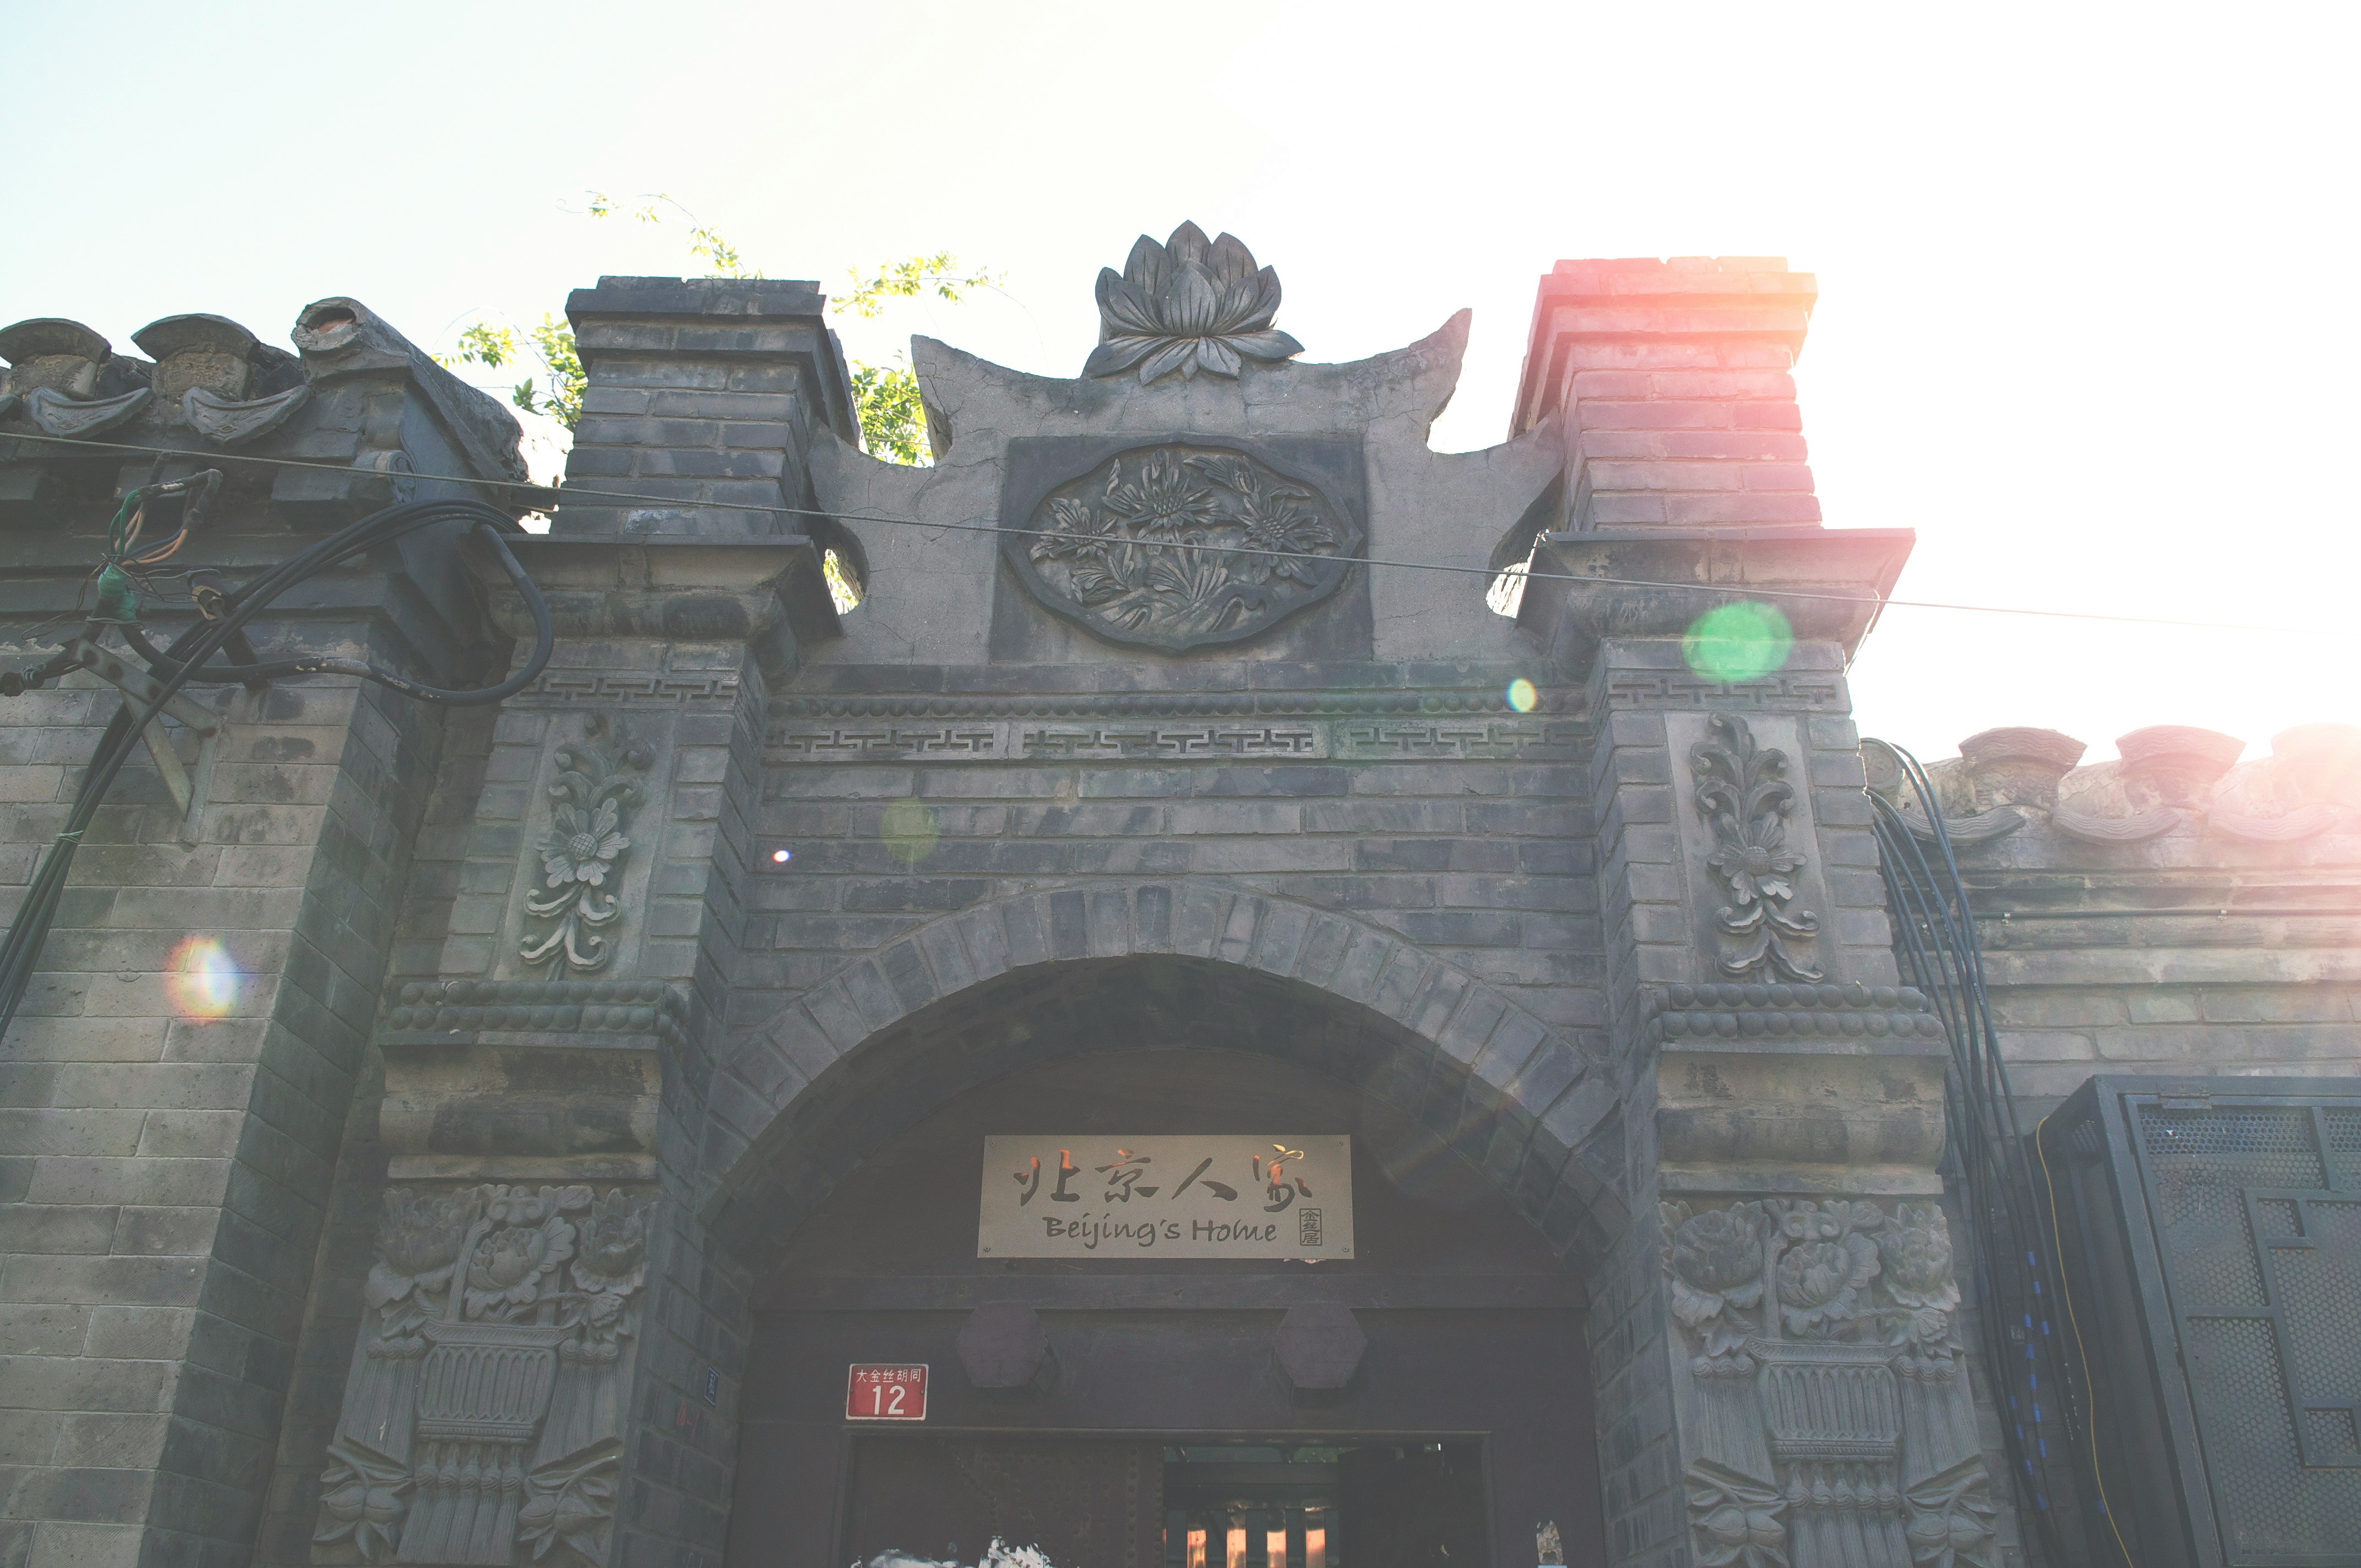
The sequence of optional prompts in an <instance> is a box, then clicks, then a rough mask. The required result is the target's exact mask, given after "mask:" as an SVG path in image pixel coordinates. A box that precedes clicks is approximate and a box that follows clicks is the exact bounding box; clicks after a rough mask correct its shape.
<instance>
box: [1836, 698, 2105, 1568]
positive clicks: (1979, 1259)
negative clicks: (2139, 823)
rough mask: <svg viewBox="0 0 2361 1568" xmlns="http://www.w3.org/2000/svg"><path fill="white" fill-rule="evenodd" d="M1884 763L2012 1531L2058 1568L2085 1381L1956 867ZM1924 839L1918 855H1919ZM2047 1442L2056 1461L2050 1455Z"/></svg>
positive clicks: (1939, 825)
mask: <svg viewBox="0 0 2361 1568" xmlns="http://www.w3.org/2000/svg"><path fill="white" fill-rule="evenodd" d="M1888 750H1890V751H1893V753H1894V756H1895V758H1896V759H1897V760H1898V761H1899V762H1901V764H1902V771H1903V776H1904V778H1905V781H1906V782H1907V784H1909V786H1910V789H1911V790H1912V791H1913V792H1915V793H1916V795H1917V797H1918V799H1919V801H1920V802H1921V803H1922V804H1923V806H1925V819H1924V821H1923V822H1914V821H1913V820H1912V819H1911V818H1910V817H1906V816H1905V814H1904V813H1903V811H1902V809H1901V807H1900V806H1897V805H1896V804H1895V803H1894V802H1893V801H1890V800H1888V799H1886V798H1884V797H1883V796H1882V795H1877V794H1875V793H1874V792H1872V793H1871V795H1870V800H1871V802H1872V806H1873V809H1874V813H1875V815H1874V818H1873V822H1872V827H1873V829H1874V831H1875V834H1876V837H1877V848H1878V863H1879V866H1880V869H1881V871H1882V872H1883V876H1884V881H1885V894H1886V906H1887V908H1888V909H1889V910H1890V911H1891V912H1892V915H1893V919H1894V932H1895V937H1896V946H1897V948H1898V949H1899V950H1900V953H1901V955H1902V958H1903V961H1904V964H1905V967H1906V968H1907V970H1909V979H1910V981H1911V983H1913V984H1914V985H1916V987H1917V988H1918V989H1919V990H1920V991H1922V992H1926V994H1927V998H1928V1000H1929V1001H1930V1002H1931V1003H1933V1005H1934V1007H1935V1010H1936V1012H1937V1013H1938V1015H1940V1016H1941V1018H1942V1020H1943V1032H1944V1034H1945V1035H1946V1036H1948V1037H1949V1041H1950V1046H1951V1070H1950V1074H1949V1077H1950V1085H1949V1092H1948V1093H1946V1094H1945V1095H1944V1119H1945V1123H1946V1129H1945V1130H1946V1133H1947V1135H1948V1139H1949V1147H1950V1152H1951V1155H1952V1157H1953V1158H1954V1159H1955V1160H1956V1161H1957V1162H1958V1167H1959V1171H1960V1190H1961V1196H1962V1197H1963V1198H1964V1200H1965V1208H1966V1211H1967V1217H1968V1221H1969V1224H1968V1235H1967V1237H1966V1240H1967V1243H1968V1245H1967V1248H1966V1249H1965V1250H1966V1252H1967V1261H1968V1263H1969V1266H1970V1277H1971V1282H1972V1284H1973V1287H1974V1290H1975V1301H1976V1309H1977V1310H1976V1318H1977V1322H1978V1326H1979V1329H1980V1331H1981V1336H1982V1341H1983V1354H1984V1365H1985V1366H1986V1368H1987V1369H1988V1371H1989V1374H1990V1376H1991V1377H1992V1380H1993V1390H1992V1391H1993V1398H1994V1399H1995V1401H1996V1402H1997V1403H1998V1404H1999V1406H2000V1411H1999V1414H2000V1421H2001V1436H2002V1441H2003V1444H2004V1447H2005V1448H2006V1450H2007V1453H2008V1460H2009V1475H2010V1477H2011V1482H2012V1489H2013V1490H2014V1491H2015V1495H2016V1497H2017V1499H2018V1505H2019V1506H2018V1509H2017V1512H2018V1517H2019V1518H2020V1519H2024V1520H2026V1522H2027V1523H2029V1524H2030V1525H2031V1526H2032V1528H2033V1530H2034V1531H2035V1533H2036V1534H2037V1536H2038V1537H2039V1539H2040V1542H2041V1547H2042V1554H2043V1556H2045V1557H2046V1558H2047V1559H2048V1561H2049V1562H2050V1563H2054V1564H2058V1565H2059V1568H2066V1565H2070V1564H2074V1563H2081V1562H2083V1561H2085V1560H2086V1553H2087V1545H2086V1542H2085V1539H2084V1538H2085V1536H2086V1532H2085V1530H2083V1528H2082V1524H2081V1519H2079V1518H2078V1517H2076V1515H2077V1510H2078V1500H2079V1498H2081V1497H2085V1496H2095V1495H2096V1494H2095V1492H2093V1491H2090V1490H2087V1489H2086V1488H2088V1487H2092V1486H2095V1480H2096V1478H2095V1476H2092V1475H2086V1474H2085V1470H2084V1466H2083V1465H2082V1464H2081V1455H2082V1453H2084V1452H2086V1451H2087V1449H2088V1442H2087V1433H2088V1431H2089V1422H2090V1420H2091V1410H2090V1407H2089V1403H2088V1400H2087V1398H2086V1397H2085V1390H2084V1389H2083V1387H2082V1384H2081V1377H2082V1369H2081V1367H2080V1366H2078V1365H2076V1364H2075V1360H2074V1358H2073V1357H2072V1356H2071V1355H2070V1354H2069V1353H2068V1348H2067V1345H2066V1343H2065V1339H2064V1337H2063V1333H2062V1331H2061V1330H2060V1328H2059V1325H2058V1324H2056V1323H2054V1322H2053V1321H2052V1320H2051V1317H2050V1313H2051V1311H2052V1310H2054V1309H2053V1308H2052V1306H2051V1303H2052V1302H2053V1301H2055V1300H2057V1299H2059V1297H2058V1291H2057V1281H2058V1267H2057V1258H2056V1257H2055V1256H2054V1255H2053V1254H2052V1252H2051V1248H2050V1244H2049V1240H2048V1236H2047V1234H2046V1232H2045V1230H2044V1228H2043V1226H2042V1223H2041V1220H2040V1210H2039V1198H2038V1190H2037V1188H2036V1186H2035V1184H2034V1178H2033V1169H2032V1164H2031V1161H2030V1159H2029V1157H2027V1154H2026V1141H2025V1134H2024V1130H2023V1128H2022V1127H2021V1126H2020V1124H2019V1123H2018V1120H2017V1114H2016V1101H2015V1094H2014V1093H2013V1092H2012V1091H2011V1089H2010V1087H2009V1081H2008V1067H2007V1063H2006V1062H2005V1061H2004V1059H2003V1058H2002V1055H2001V1049H2000V1039H1999V1036H1998V1035H1997V1033H1996V1032H1995V1031H1994V1029H1993V1019H1992V1008H1991V1004H1990V1002H1989V1000H1988V999H1987V997H1986V994H1985V990H1984V973H1983V952H1982V943H1981V940H1980V938H1978V936H1977V934H1976V920H1975V914H1974V912H1973V911H1972V910H1971V908H1970V907H1969V904H1968V894H1967V887H1966V883H1965V882H1964V880H1963V879H1962V877H1961V876H1960V862H1959V860H1958V858H1957V856H1956V855H1955V854H1954V853H1953V851H1952V848H1951V839H1950V835H1949V832H1948V831H1946V829H1945V828H1944V826H1943V813H1942V808H1941V806H1939V805H1938V803H1937V801H1936V797H1935V786H1934V783H1933V781H1932V780H1931V779H1930V778H1928V776H1927V771H1926V769H1924V768H1923V767H1921V766H1920V765H1919V763H1918V760H1917V759H1916V757H1914V756H1912V755H1911V754H1910V753H1909V752H1907V751H1904V750H1903V749H1902V748H1901V747H1899V746H1893V745H1891V744H1888ZM1922 832H1923V833H1925V834H1926V835H1927V840H1928V841H1929V842H1928V843H1926V844H1922V842H1921V840H1920V834H1921V833H1922ZM1929 847H1931V848H1932V850H1933V851H1934V853H1933V855H1932V856H1931V857H1930V856H1929V855H1928V853H1927V850H1928V848H1929ZM2053 1433H2055V1434H2056V1437H2057V1440H2058V1441H2059V1442H2062V1444H2063V1447H2064V1453H2063V1454H2062V1456H2061V1455H2059V1454H2053V1453H2051V1452H2050V1446H2051V1442H2052V1434H2053ZM2061 1457H2062V1459H2063V1464H2059V1463H2058V1462H2059V1459H2060V1458H2061ZM2061 1478H2062V1479H2063V1480H2064V1482H2065V1485H2064V1486H2060V1485H2059V1481H2060V1479H2061Z"/></svg>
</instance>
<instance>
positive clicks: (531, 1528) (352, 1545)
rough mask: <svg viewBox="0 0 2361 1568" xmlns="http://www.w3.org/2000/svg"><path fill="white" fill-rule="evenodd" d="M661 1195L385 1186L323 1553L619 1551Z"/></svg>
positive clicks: (499, 1557) (324, 1520)
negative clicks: (614, 1536)
mask: <svg viewBox="0 0 2361 1568" xmlns="http://www.w3.org/2000/svg"><path fill="white" fill-rule="evenodd" d="M652 1202H653V1200H652V1199H650V1198H647V1197H642V1196H636V1195H633V1194H630V1193H626V1192H623V1191H620V1190H611V1191H609V1192H608V1193H607V1194H605V1195H604V1196H603V1197H601V1196H599V1195H598V1194H597V1193H596V1192H594V1191H593V1190H591V1189H590V1188H588V1187H542V1188H527V1187H506V1186H482V1187H470V1188H465V1189H462V1190H456V1191H444V1192H418V1191H414V1190H411V1189H409V1188H395V1189H393V1190H390V1191H389V1192H387V1193H386V1195H385V1209H384V1212H383V1214H382V1216H381V1217H380V1219H379V1225H378V1234H377V1256H376V1260H375V1263H374V1265H373V1266H371V1268H370V1270H369V1274H368V1281H367V1284H366V1285H365V1287H364V1288H363V1292H362V1298H363V1304H364V1313H363V1321H362V1325H361V1332H360V1337H359V1340H358V1342H357V1343H356V1344H355V1346H354V1350H353V1360H352V1368H351V1372H350V1374H349V1376H348V1377H347V1379H346V1387H345V1399H344V1406H343V1409H342V1410H341V1411H340V1413H339V1416H338V1420H337V1427H336V1435H335V1439H334V1440H333V1441H332V1442H330V1444H329V1448H328V1464H327V1467H326V1469H325V1471H324V1473H323V1475H322V1476H321V1481H320V1512H319V1516H318V1519H316V1521H315V1523H314V1525H313V1537H312V1542H313V1546H312V1554H313V1562H315V1563H391V1562H401V1563H454V1564H457V1563H467V1564H484V1565H499V1564H512V1563H551V1564H555V1565H558V1568H566V1565H577V1568H579V1565H594V1568H604V1565H605V1564H606V1563H608V1561H609V1553H610V1548H611V1541H610V1540H609V1535H610V1531H611V1525H612V1520H613V1514H614V1507H613V1505H614V1496H615V1486H616V1481H617V1478H618V1470H619V1466H620V1460H621V1454H622V1438H623V1425H622V1423H623V1418H624V1415H625V1413H626V1411H627V1410H628V1409H629V1408H630V1399H629V1382H630V1376H631V1356H632V1354H633V1350H634V1346H635V1345H636V1343H637V1340H638V1337H639V1332H640V1322H641V1317H642V1310H643V1305H644V1304H643V1301H642V1295H643V1291H644V1287H645V1286H646V1283H647V1265H648V1243H649V1239H650V1235H651V1223H650V1220H651V1216H650V1209H651V1204H652Z"/></svg>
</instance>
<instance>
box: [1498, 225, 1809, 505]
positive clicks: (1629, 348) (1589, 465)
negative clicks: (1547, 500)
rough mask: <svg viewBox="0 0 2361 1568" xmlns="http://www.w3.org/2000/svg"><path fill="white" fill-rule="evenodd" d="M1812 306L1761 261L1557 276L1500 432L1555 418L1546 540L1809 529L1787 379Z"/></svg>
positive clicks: (1620, 265) (1694, 261)
mask: <svg viewBox="0 0 2361 1568" xmlns="http://www.w3.org/2000/svg"><path fill="white" fill-rule="evenodd" d="M1817 293H1818V291H1817V286H1816V284H1815V283H1814V281H1813V279H1812V276H1811V274H1809V273H1807V272H1790V271H1788V270H1787V265H1786V263H1785V262H1784V260H1781V259H1779V258H1775V257H1701V256H1683V257H1675V258H1673V259H1671V260H1670V261H1657V260H1653V259H1648V258H1642V259H1638V260H1629V261H1561V262H1559V263H1558V264H1557V267H1556V269H1554V271H1552V272H1550V273H1548V274H1547V275H1545V276H1544V277H1543V279H1542V283H1541V292H1540V296H1539V298H1538V300H1537V301H1536V302H1535V303H1534V307H1533V323H1532V335H1531V338H1530V346H1529V348H1528V350H1527V354H1526V359H1525V367H1524V373H1523V377H1522V379H1521V384H1520V386H1519V389H1518V400H1517V412H1516V417H1515V421H1514V426H1513V429H1514V431H1515V432H1518V433H1521V432H1523V431H1524V430H1527V429H1529V428H1531V427H1532V425H1534V424H1537V423H1539V422H1541V421H1542V420H1543V418H1544V417H1546V416H1547V415H1549V414H1550V413H1552V412H1561V413H1563V415H1564V416H1565V444H1566V484H1565V514H1564V517H1563V520H1562V521H1561V522H1560V524H1559V526H1560V527H1562V528H1564V529H1566V530H1569V531H1573V532H1591V531H1593V530H1597V529H1615V528H1644V527H1664V526H1671V527H1688V528H1697V527H1726V526H1731V525H1758V526H1759V525H1763V524H1771V523H1815V522H1817V521H1819V520H1820V508H1819V502H1818V500H1817V499H1815V497H1814V496H1813V494H1812V471H1811V469H1810V468H1809V467H1808V466H1806V462H1805V449H1804V437H1803V421H1802V418H1801V416H1800V415H1799V414H1798V412H1797V411H1796V408H1795V380H1794V378H1793V377H1792V376H1791V375H1790V374H1789V371H1790V370H1791V369H1792V368H1793V367H1794V365H1795V356H1797V355H1798V354H1800V353H1801V352H1802V351H1803V345H1804V331H1805V327H1806V323H1808V322H1809V321H1810V318H1811V313H1812V304H1813V302H1814V300H1815V299H1816V298H1817Z"/></svg>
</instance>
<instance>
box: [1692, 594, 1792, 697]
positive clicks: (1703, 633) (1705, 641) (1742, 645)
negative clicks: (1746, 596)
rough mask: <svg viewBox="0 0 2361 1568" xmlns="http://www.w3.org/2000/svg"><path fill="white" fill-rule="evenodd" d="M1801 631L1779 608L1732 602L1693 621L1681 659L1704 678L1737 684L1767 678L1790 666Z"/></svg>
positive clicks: (1719, 682)
mask: <svg viewBox="0 0 2361 1568" xmlns="http://www.w3.org/2000/svg"><path fill="white" fill-rule="evenodd" d="M1794 646H1795V629H1794V628H1793V627H1790V626H1789V625H1788V624H1787V618H1786V617H1785V616H1784V615H1782V614H1780V613H1779V611H1778V609H1777V608H1776V607H1774V606H1772V605H1767V604H1726V605H1723V606H1721V607H1720V608H1719V609H1709V610H1708V611H1706V612H1705V613H1704V614H1703V615H1700V616H1698V617H1697V619H1696V620H1693V621H1691V622H1689V629H1688V630H1687V631H1686V633H1685V634H1684V635H1683V636H1682V638H1681V657H1682V658H1683V659H1684V660H1686V661H1687V663H1688V666H1689V670H1690V672H1691V673H1692V674H1696V675H1697V676H1698V677H1699V678H1700V679H1703V680H1708V681H1713V682H1716V683H1717V684H1719V685H1734V684H1736V683H1737V682H1740V681H1756V680H1761V679H1762V678H1763V676H1764V675H1767V674H1772V673H1773V671H1775V670H1778V669H1780V668H1782V667H1784V665H1785V664H1786V663H1787V651H1788V650H1789V649H1791V648H1793V647H1794Z"/></svg>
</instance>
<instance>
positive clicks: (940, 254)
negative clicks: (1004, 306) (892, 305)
mask: <svg viewBox="0 0 2361 1568" xmlns="http://www.w3.org/2000/svg"><path fill="white" fill-rule="evenodd" d="M846 276H847V277H849V278H851V280H852V290H851V292H850V293H848V294H845V295H843V296H842V297H841V298H839V299H836V300H832V301H830V302H829V303H830V305H831V306H832V307H833V308H834V309H837V310H840V311H851V312H852V313H854V314H855V315H858V316H862V317H865V318H867V319H869V320H875V319H876V317H877V315H878V313H880V312H882V311H883V310H884V308H885V302H887V301H888V300H915V299H917V297H918V296H919V295H920V294H922V293H925V292H927V291H928V290H930V289H931V290H932V291H934V292H935V293H936V294H937V295H939V296H940V297H941V298H943V299H946V300H950V301H951V302H954V303H956V302H959V301H960V300H962V299H965V298H966V297H967V296H968V295H969V294H972V293H973V292H974V291H976V290H978V289H993V288H997V287H999V285H1000V281H1001V280H1000V279H999V278H998V277H997V276H995V275H994V273H993V272H992V271H991V270H990V269H978V270H977V271H974V272H970V273H961V271H960V270H959V258H957V257H955V256H953V255H952V254H951V253H950V251H948V250H939V251H937V252H935V254H934V255H932V256H906V257H904V258H902V259H901V260H899V261H885V262H880V263H879V264H878V266H877V268H876V269H875V270H874V271H873V272H872V273H871V274H870V275H869V276H867V277H865V278H864V277H862V274H861V271H860V269H858V268H855V269H851V271H849V272H847V273H846Z"/></svg>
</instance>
